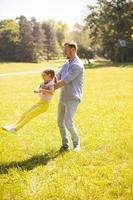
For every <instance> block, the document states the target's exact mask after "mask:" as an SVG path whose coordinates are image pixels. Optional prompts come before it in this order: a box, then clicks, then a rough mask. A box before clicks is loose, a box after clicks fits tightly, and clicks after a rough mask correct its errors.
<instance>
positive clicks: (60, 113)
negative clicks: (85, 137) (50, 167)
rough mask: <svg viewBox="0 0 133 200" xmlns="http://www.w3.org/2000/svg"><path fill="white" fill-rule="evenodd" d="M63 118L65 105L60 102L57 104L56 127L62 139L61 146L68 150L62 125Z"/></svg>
mask: <svg viewBox="0 0 133 200" xmlns="http://www.w3.org/2000/svg"><path fill="white" fill-rule="evenodd" d="M64 116H65V105H64V104H63V103H62V102H59V104H58V126H59V130H60V134H61V138H62V146H63V147H66V148H69V144H68V133H67V129H66V126H65V123H64Z"/></svg>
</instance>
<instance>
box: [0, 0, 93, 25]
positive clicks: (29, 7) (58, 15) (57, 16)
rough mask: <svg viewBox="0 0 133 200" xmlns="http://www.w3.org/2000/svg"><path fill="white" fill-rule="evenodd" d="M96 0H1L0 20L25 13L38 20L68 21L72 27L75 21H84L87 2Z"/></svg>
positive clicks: (27, 16)
mask: <svg viewBox="0 0 133 200" xmlns="http://www.w3.org/2000/svg"><path fill="white" fill-rule="evenodd" d="M95 2H96V0H0V20H3V19H15V18H16V17H19V16H20V15H24V16H25V17H26V18H27V19H29V20H30V19H31V17H35V18H36V19H37V20H38V21H42V20H48V19H54V20H55V21H62V22H64V23H67V24H68V25H69V27H70V28H72V26H73V25H74V24H75V23H81V24H82V23H83V19H84V18H85V16H86V15H87V4H88V3H89V4H94V3H95Z"/></svg>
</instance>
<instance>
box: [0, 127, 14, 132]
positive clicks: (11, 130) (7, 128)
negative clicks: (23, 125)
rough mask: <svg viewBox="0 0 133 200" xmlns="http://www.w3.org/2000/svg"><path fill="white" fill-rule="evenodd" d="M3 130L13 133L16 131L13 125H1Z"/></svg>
mask: <svg viewBox="0 0 133 200" xmlns="http://www.w3.org/2000/svg"><path fill="white" fill-rule="evenodd" d="M1 128H2V129H3V130H5V131H7V132H10V133H15V132H16V128H15V127H14V126H2V127H1Z"/></svg>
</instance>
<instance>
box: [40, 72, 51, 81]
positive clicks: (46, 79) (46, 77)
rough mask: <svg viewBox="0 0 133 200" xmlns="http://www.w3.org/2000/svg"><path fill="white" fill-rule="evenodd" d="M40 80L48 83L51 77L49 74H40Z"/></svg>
mask: <svg viewBox="0 0 133 200" xmlns="http://www.w3.org/2000/svg"><path fill="white" fill-rule="evenodd" d="M42 78H43V80H44V82H49V81H51V80H52V78H51V75H50V74H46V73H43V74H42Z"/></svg>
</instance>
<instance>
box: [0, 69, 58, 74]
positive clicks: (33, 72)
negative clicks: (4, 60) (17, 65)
mask: <svg viewBox="0 0 133 200" xmlns="http://www.w3.org/2000/svg"><path fill="white" fill-rule="evenodd" d="M54 70H55V71H56V73H57V72H58V71H59V70H60V69H54ZM41 72H42V70H35V71H29V72H14V73H3V74H0V76H16V75H23V74H26V75H27V74H40V73H41Z"/></svg>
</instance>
